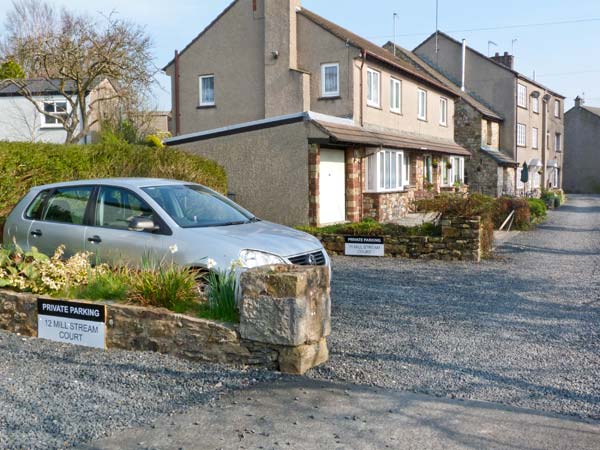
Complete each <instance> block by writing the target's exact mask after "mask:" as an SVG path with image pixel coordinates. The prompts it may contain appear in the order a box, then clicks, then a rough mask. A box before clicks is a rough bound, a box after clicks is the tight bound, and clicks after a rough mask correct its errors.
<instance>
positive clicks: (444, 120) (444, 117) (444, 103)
mask: <svg viewBox="0 0 600 450" xmlns="http://www.w3.org/2000/svg"><path fill="white" fill-rule="evenodd" d="M440 125H442V126H444V127H447V126H448V99H447V98H445V97H440Z"/></svg>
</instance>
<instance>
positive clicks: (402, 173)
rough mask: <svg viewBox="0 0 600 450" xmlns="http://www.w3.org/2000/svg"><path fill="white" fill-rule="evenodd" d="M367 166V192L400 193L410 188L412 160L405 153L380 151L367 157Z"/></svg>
mask: <svg viewBox="0 0 600 450" xmlns="http://www.w3.org/2000/svg"><path fill="white" fill-rule="evenodd" d="M366 165H367V167H366V171H365V172H366V183H365V184H366V189H367V191H369V192H386V191H398V190H402V189H404V188H405V187H406V186H408V183H409V173H410V160H409V157H408V155H407V154H406V153H405V152H403V151H399V150H385V149H384V150H380V151H377V152H374V153H372V154H370V155H369V156H367V158H366Z"/></svg>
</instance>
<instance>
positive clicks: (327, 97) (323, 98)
mask: <svg viewBox="0 0 600 450" xmlns="http://www.w3.org/2000/svg"><path fill="white" fill-rule="evenodd" d="M341 98H342V96H341V95H339V94H338V95H322V96H321V97H319V98H318V99H317V100H319V101H327V100H341Z"/></svg>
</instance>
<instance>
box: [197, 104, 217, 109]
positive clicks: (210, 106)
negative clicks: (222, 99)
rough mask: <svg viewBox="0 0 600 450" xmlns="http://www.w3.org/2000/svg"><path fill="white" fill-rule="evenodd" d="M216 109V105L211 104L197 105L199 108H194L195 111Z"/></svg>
mask: <svg viewBox="0 0 600 450" xmlns="http://www.w3.org/2000/svg"><path fill="white" fill-rule="evenodd" d="M216 107H217V105H216V104H213V105H199V106H196V109H211V108H216Z"/></svg>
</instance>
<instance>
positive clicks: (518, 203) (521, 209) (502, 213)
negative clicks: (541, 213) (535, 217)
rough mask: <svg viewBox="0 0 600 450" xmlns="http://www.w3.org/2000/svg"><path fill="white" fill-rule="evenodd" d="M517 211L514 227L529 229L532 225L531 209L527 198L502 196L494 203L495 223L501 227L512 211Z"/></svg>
mask: <svg viewBox="0 0 600 450" xmlns="http://www.w3.org/2000/svg"><path fill="white" fill-rule="evenodd" d="M512 210H514V211H515V216H514V219H513V224H512V227H511V228H512V229H514V230H528V229H529V228H530V227H531V211H530V209H529V203H528V202H527V199H524V198H515V197H500V198H498V199H497V200H496V201H495V205H494V214H493V219H494V225H495V227H496V228H500V226H501V225H502V223H503V222H504V221H505V220H506V218H507V217H508V215H509V214H510V213H511V211H512Z"/></svg>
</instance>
